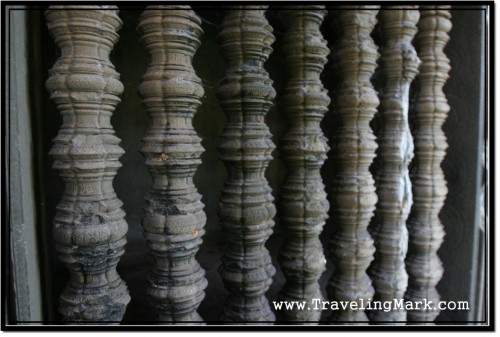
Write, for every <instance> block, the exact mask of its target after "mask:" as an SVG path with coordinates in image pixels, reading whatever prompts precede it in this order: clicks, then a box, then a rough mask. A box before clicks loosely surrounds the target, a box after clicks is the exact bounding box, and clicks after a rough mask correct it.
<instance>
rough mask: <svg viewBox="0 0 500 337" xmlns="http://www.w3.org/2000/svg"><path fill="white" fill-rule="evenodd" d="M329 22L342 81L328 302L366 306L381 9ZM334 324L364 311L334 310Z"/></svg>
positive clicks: (344, 11) (349, 11)
mask: <svg viewBox="0 0 500 337" xmlns="http://www.w3.org/2000/svg"><path fill="white" fill-rule="evenodd" d="M329 12H330V13H331V14H332V15H331V17H332V18H333V19H334V20H335V22H336V25H335V27H332V29H334V30H336V31H337V32H338V39H337V43H336V44H334V46H333V47H332V54H333V59H332V61H333V69H332V70H333V71H334V73H335V76H336V77H337V78H338V81H337V83H336V86H335V91H334V92H333V93H332V95H333V99H334V103H333V105H332V107H333V110H334V111H333V112H334V114H335V115H336V118H337V123H338V127H337V129H336V132H335V134H334V135H333V139H332V140H331V144H332V154H333V156H334V157H333V158H334V161H335V164H336V166H337V169H336V172H335V176H334V179H333V191H332V197H331V210H332V211H331V219H332V223H331V226H333V227H334V234H333V236H332V238H331V247H330V249H331V259H332V262H333V264H334V266H335V270H334V273H333V275H332V277H331V279H330V281H329V283H328V285H327V292H328V298H329V300H330V301H337V302H339V301H353V302H357V303H358V307H362V305H363V303H362V302H361V300H363V301H364V303H365V304H366V302H367V301H368V300H369V299H370V298H373V297H372V296H373V293H374V290H373V287H372V283H371V280H370V278H369V277H368V274H367V273H366V270H367V269H368V266H369V265H370V262H371V261H372V260H373V253H374V251H375V248H374V246H373V240H372V238H371V236H370V233H369V232H368V224H369V223H370V220H371V218H372V216H373V211H374V210H375V204H376V202H377V194H376V193H375V184H374V180H373V177H372V174H371V173H370V170H369V167H370V165H371V163H372V161H373V158H374V157H375V150H376V148H377V143H376V142H375V136H374V135H373V132H372V129H371V127H370V121H371V120H372V119H373V117H374V115H375V113H376V112H377V107H378V105H379V99H378V97H377V93H376V92H375V90H374V89H373V86H372V84H371V83H370V78H371V77H372V75H373V73H374V71H375V68H376V67H377V63H376V62H377V58H378V53H377V47H376V46H375V44H374V42H373V40H372V38H371V37H370V34H371V32H372V30H373V28H374V26H375V23H376V22H377V20H376V16H377V13H378V6H358V9H353V6H348V7H347V8H344V7H342V6H340V8H339V10H338V11H335V12H333V13H332V11H329ZM331 319H332V320H334V321H341V322H351V321H356V322H363V321H367V320H368V318H367V316H366V314H365V312H364V311H363V310H353V309H351V308H350V306H349V307H348V308H347V309H345V310H344V309H342V308H340V310H336V311H333V313H332V317H331Z"/></svg>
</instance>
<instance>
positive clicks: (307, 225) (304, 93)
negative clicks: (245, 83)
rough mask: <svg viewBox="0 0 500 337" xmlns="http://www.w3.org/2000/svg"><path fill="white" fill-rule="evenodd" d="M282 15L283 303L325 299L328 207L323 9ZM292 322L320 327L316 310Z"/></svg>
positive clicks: (294, 314)
mask: <svg viewBox="0 0 500 337" xmlns="http://www.w3.org/2000/svg"><path fill="white" fill-rule="evenodd" d="M297 9H298V8H296V6H294V9H291V10H284V11H283V12H281V13H280V15H281V16H282V21H283V22H284V23H285V24H286V25H287V26H288V29H287V32H286V34H285V37H284V41H283V42H284V51H285V56H286V63H287V65H288V67H289V69H290V71H289V76H288V82H287V84H286V86H285V89H284V92H283V96H282V111H283V114H285V115H286V116H287V117H288V121H289V128H288V130H287V132H286V133H285V135H284V137H283V142H282V146H281V148H280V150H281V151H280V152H281V154H282V156H283V160H284V162H285V164H286V168H287V175H286V178H285V182H284V184H283V187H282V190H281V191H282V192H281V203H280V214H281V217H280V218H281V223H282V224H283V229H284V235H285V241H284V242H285V243H284V246H283V248H282V251H281V254H280V256H279V257H278V260H279V263H280V265H281V267H282V270H283V273H284V274H285V277H286V283H285V285H284V287H283V290H282V291H281V293H280V300H283V301H300V302H302V301H307V302H308V304H307V305H308V306H310V307H311V308H313V303H312V300H313V299H323V296H322V294H321V291H320V288H319V283H318V281H319V278H320V276H321V274H322V273H323V271H324V270H325V264H326V260H325V256H324V255H323V247H322V245H321V242H320V240H319V234H320V233H321V231H322V229H323V225H324V224H325V220H326V219H327V217H328V209H329V204H328V201H327V196H326V193H325V191H324V185H323V181H322V179H321V174H320V169H321V166H322V165H323V163H324V161H325V160H326V152H327V151H328V150H329V147H328V145H327V140H326V138H325V137H324V136H323V132H322V130H321V128H320V122H321V120H322V119H323V116H324V114H325V113H326V112H327V111H328V105H329V103H330V98H329V97H328V95H327V91H326V90H325V89H324V87H323V85H322V83H321V81H320V78H319V76H320V74H321V72H322V70H323V67H324V65H325V64H326V62H327V55H328V54H329V49H328V48H327V46H326V41H325V40H324V39H323V36H322V35H321V32H320V29H319V28H320V25H321V23H322V22H323V19H324V16H325V13H326V11H325V10H324V6H303V7H301V8H300V10H297ZM282 313H283V315H284V318H285V319H287V320H291V321H318V320H319V318H320V316H321V311H318V310H298V309H295V310H283V311H282Z"/></svg>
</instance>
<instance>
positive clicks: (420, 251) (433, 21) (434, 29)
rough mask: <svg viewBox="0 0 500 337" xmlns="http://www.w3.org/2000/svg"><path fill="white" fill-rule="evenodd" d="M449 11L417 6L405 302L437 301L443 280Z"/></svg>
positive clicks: (428, 317) (428, 316)
mask: <svg viewBox="0 0 500 337" xmlns="http://www.w3.org/2000/svg"><path fill="white" fill-rule="evenodd" d="M446 7H448V8H449V6H439V8H440V9H438V6H421V11H420V21H419V23H418V34H417V38H416V41H417V48H418V55H419V57H420V59H421V60H422V64H421V67H420V74H419V75H418V77H417V87H418V88H417V90H418V94H417V98H416V102H415V104H414V106H413V108H412V121H413V125H414V130H413V137H414V138H415V159H414V167H413V169H412V172H411V174H410V177H411V179H412V185H413V195H414V198H413V199H414V204H413V207H412V210H411V213H410V217H409V220H408V230H409V248H408V256H407V258H406V269H407V271H408V275H409V280H408V290H407V292H406V295H405V298H406V299H407V300H409V301H421V300H423V299H427V300H430V301H433V302H434V303H437V302H439V294H438V292H437V291H436V288H435V287H436V285H437V283H438V282H439V280H440V279H441V277H442V275H443V267H442V264H441V261H440V260H439V257H438V255H437V250H438V249H439V246H440V245H441V243H442V242H443V237H444V230H443V226H442V224H441V221H440V220H439V212H440V210H441V208H442V207H443V204H444V201H445V199H446V193H447V192H448V189H447V187H446V181H445V177H444V174H443V171H442V169H441V163H442V161H443V158H444V156H445V154H446V149H447V147H448V144H447V143H446V136H445V135H444V133H443V131H442V125H443V123H444V121H445V120H446V117H447V115H448V112H449V111H450V107H449V105H448V103H447V100H446V97H445V95H444V93H443V86H444V85H445V83H446V80H447V79H448V77H449V76H448V72H449V71H450V63H449V60H448V58H447V57H446V55H445V54H444V52H443V49H444V47H445V45H446V43H447V42H448V40H449V36H448V32H449V31H450V30H451V27H452V25H451V21H450V18H451V15H450V12H449V10H447V9H445V8H446ZM438 315H439V310H425V309H422V310H420V311H416V310H414V311H409V312H408V320H409V321H433V320H434V319H435V318H436V317H437V316H438Z"/></svg>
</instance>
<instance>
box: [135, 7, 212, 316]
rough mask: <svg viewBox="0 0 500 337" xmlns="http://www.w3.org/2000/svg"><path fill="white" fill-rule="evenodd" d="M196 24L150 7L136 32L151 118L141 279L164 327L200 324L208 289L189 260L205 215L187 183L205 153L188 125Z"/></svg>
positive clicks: (198, 92) (194, 93)
mask: <svg viewBox="0 0 500 337" xmlns="http://www.w3.org/2000/svg"><path fill="white" fill-rule="evenodd" d="M200 24H201V20H200V18H199V17H198V16H197V15H196V14H195V13H194V12H193V11H192V10H191V9H190V7H189V6H175V5H172V6H149V7H148V8H147V9H146V10H145V11H144V12H143V13H142V15H141V17H140V22H139V26H138V29H139V31H140V32H141V34H142V35H141V42H142V43H143V44H144V46H145V47H146V49H147V50H148V52H149V54H150V58H151V63H150V65H149V67H148V68H147V71H146V73H145V75H144V76H143V79H142V83H141V85H140V86H139V93H140V95H141V97H142V98H143V101H142V104H143V106H144V108H145V110H146V111H147V112H148V114H149V115H150V117H151V123H150V125H149V128H148V130H147V133H146V135H145V136H144V138H143V145H142V147H141V152H142V153H143V154H144V157H145V163H146V166H147V167H148V169H149V172H150V174H151V176H152V178H153V185H152V186H151V189H150V190H149V192H148V193H147V195H146V205H145V207H144V216H143V221H142V225H143V228H144V236H145V237H146V240H147V244H148V246H149V249H150V252H151V253H152V255H153V257H154V263H153V267H152V270H151V271H150V273H149V275H148V277H147V293H148V297H149V300H150V303H151V304H152V306H153V307H154V308H155V310H156V312H157V319H158V320H159V321H162V322H174V323H175V322H177V323H182V322H184V323H186V322H191V323H194V322H201V321H202V318H201V317H200V316H199V314H198V313H197V309H198V306H199V305H200V302H201V301H202V300H203V298H204V297H205V292H204V289H205V288H206V287H207V280H206V279H205V277H204V276H205V271H204V270H203V269H202V268H201V266H200V264H199V263H198V262H197V261H196V259H195V255H196V253H197V252H198V249H199V246H200V245H201V243H202V236H203V234H204V233H205V231H204V225H205V223H206V215H205V213H204V211H203V207H204V205H203V203H202V202H201V195H200V194H199V193H198V192H197V189H196V186H195V185H194V182H193V176H194V174H195V172H196V169H197V168H198V166H199V165H200V164H201V159H200V156H201V154H202V153H203V147H202V146H201V139H200V137H199V136H198V135H197V133H196V132H195V130H194V129H193V125H192V120H193V116H194V114H195V113H196V111H197V109H198V107H199V106H200V104H201V102H200V99H201V97H202V96H203V94H204V90H203V87H202V84H201V80H200V79H199V78H198V77H197V76H196V73H195V71H194V69H193V65H192V60H193V56H194V54H195V52H196V50H197V48H198V47H199V45H200V38H201V35H202V33H203V32H202V29H201V27H200Z"/></svg>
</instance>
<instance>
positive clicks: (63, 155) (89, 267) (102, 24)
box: [45, 5, 130, 323]
mask: <svg viewBox="0 0 500 337" xmlns="http://www.w3.org/2000/svg"><path fill="white" fill-rule="evenodd" d="M45 17H46V20H47V25H48V29H49V31H50V34H51V35H52V37H53V38H54V41H55V42H56V44H57V45H58V46H59V48H60V49H61V56H60V58H59V59H58V60H57V61H56V63H55V64H54V67H53V68H52V69H51V70H50V76H49V78H48V80H47V82H46V86H47V89H48V90H49V91H50V94H51V96H50V97H51V99H52V100H53V101H54V102H55V103H56V105H57V108H58V109H59V111H60V113H61V115H62V117H63V124H62V126H61V129H60V130H59V133H58V135H57V137H56V138H55V139H54V146H53V147H52V149H51V151H50V155H52V156H53V158H54V168H55V169H57V170H59V171H60V174H61V177H62V179H63V180H64V182H65V185H66V188H65V191H64V194H63V197H62V200H61V202H60V203H59V205H58V206H57V214H56V216H55V219H54V231H53V234H54V240H55V242H56V243H57V245H56V250H57V251H58V253H59V254H60V258H61V260H62V261H63V262H64V264H65V265H66V267H67V268H68V270H69V272H70V280H69V283H68V285H67V286H66V288H65V289H64V290H63V292H62V295H61V298H60V304H59V312H60V313H61V315H62V317H63V319H64V320H66V321H72V322H103V323H106V322H107V323H118V322H120V321H121V319H122V317H123V315H124V313H125V309H126V307H127V304H128V302H129V301H130V296H129V293H128V290H127V287H126V285H125V282H124V281H123V280H122V279H121V278H120V276H119V275H118V273H117V272H116V265H117V264H118V261H119V259H120V256H121V255H122V254H123V253H124V248H123V247H124V245H125V243H126V239H125V234H126V232H127V223H126V222H125V219H124V217H125V212H124V211H123V210H122V208H121V206H122V202H121V201H120V200H119V199H118V198H117V196H116V194H115V192H114V190H113V178H114V176H115V175H116V172H117V169H118V168H119V167H120V166H121V164H120V162H119V161H118V158H119V157H120V156H121V155H122V154H123V150H122V149H121V148H120V146H119V145H118V144H119V142H120V140H119V139H118V138H117V137H116V136H115V132H114V130H113V127H112V125H111V123H110V119H111V115H112V113H113V110H114V109H115V106H116V105H117V104H118V103H119V102H120V98H119V96H120V94H121V93H122V92H123V85H122V83H121V82H120V80H119V74H118V73H117V72H116V71H115V68H114V66H113V64H112V63H111V62H110V60H109V53H110V51H111V49H112V48H113V45H114V43H115V42H116V41H117V39H118V34H117V30H118V29H119V28H120V27H121V24H122V22H121V20H120V18H119V17H118V10H117V9H116V6H80V5H79V6H77V8H75V6H51V7H49V9H48V10H47V11H46V12H45Z"/></svg>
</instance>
